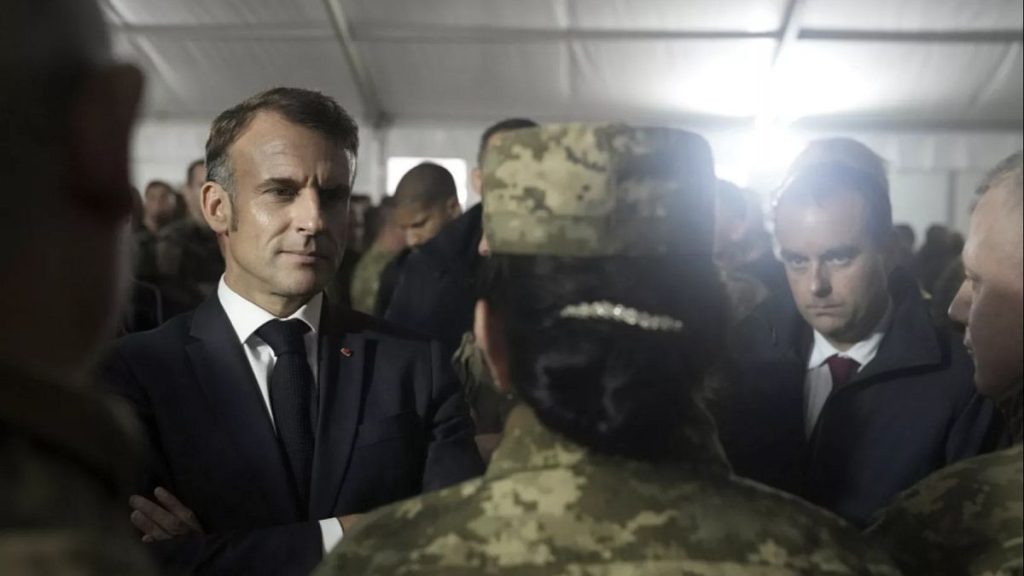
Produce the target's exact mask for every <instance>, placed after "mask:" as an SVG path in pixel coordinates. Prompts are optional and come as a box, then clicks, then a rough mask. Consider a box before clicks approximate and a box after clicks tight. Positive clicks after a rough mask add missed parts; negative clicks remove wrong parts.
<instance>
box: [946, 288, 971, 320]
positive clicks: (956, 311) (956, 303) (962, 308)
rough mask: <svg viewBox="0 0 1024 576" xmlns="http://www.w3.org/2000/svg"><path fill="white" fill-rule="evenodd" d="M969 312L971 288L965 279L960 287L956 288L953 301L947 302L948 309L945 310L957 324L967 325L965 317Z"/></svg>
mask: <svg viewBox="0 0 1024 576" xmlns="http://www.w3.org/2000/svg"><path fill="white" fill-rule="evenodd" d="M970 312H971V289H970V287H969V286H967V281H966V280H965V281H964V282H962V283H961V284H960V289H959V290H957V292H956V296H954V297H953V301H952V302H951V303H950V304H949V310H947V311H946V313H947V314H949V317H950V319H952V320H953V321H954V322H957V323H958V324H963V325H965V326H966V325H967V318H968V316H970Z"/></svg>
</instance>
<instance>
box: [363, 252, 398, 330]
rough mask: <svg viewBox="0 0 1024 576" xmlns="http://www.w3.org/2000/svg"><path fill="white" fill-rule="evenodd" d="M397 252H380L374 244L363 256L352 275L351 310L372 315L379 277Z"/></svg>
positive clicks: (378, 286)
mask: <svg viewBox="0 0 1024 576" xmlns="http://www.w3.org/2000/svg"><path fill="white" fill-rule="evenodd" d="M397 255H398V252H390V251H388V250H382V249H381V248H380V247H378V246H377V245H376V244H375V245H372V246H370V249H369V250H367V251H366V253H365V254H363V257H362V258H360V259H359V263H358V264H356V269H355V272H353V273H352V308H353V309H354V310H358V311H360V312H363V313H365V314H373V307H374V304H376V302H377V292H378V291H379V290H380V275H381V273H382V272H384V268H386V267H387V265H388V263H390V262H391V261H392V260H394V258H395V256H397Z"/></svg>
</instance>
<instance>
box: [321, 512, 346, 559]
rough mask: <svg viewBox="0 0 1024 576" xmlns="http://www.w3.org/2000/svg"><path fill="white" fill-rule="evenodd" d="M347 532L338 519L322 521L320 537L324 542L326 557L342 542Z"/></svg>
mask: <svg viewBox="0 0 1024 576" xmlns="http://www.w3.org/2000/svg"><path fill="white" fill-rule="evenodd" d="M344 536H345V531H344V530H343V529H342V528H341V522H339V521H338V519H337V518H328V519H326V520H321V521H320V537H321V538H323V541H324V555H325V556H326V555H327V554H329V553H330V552H331V550H333V549H334V547H335V546H337V545H338V543H339V542H341V539H342V537H344Z"/></svg>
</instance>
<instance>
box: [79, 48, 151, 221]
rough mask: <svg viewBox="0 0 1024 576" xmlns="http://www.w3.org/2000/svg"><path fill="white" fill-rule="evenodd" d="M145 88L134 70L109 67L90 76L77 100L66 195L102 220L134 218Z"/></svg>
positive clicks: (85, 80)
mask: <svg viewBox="0 0 1024 576" xmlns="http://www.w3.org/2000/svg"><path fill="white" fill-rule="evenodd" d="M143 82H144V81H143V78H142V72H140V71H139V69H138V68H135V67H134V66H131V65H127V64H119V65H114V66H108V67H106V68H103V69H101V70H97V71H93V72H91V73H90V74H89V75H88V76H87V77H86V78H85V79H84V80H83V81H82V83H81V84H80V85H79V87H78V89H77V92H76V94H75V96H74V103H73V105H72V109H71V117H70V126H69V128H70V130H69V134H68V148H67V149H68V154H69V158H68V161H69V168H70V170H69V173H68V179H69V180H68V186H67V189H68V190H69V191H70V194H71V195H72V200H73V201H75V202H76V203H78V204H79V205H81V206H83V207H85V208H86V209H88V210H90V211H92V212H94V213H96V214H97V215H99V216H100V217H102V218H104V219H109V220H113V221H120V220H123V219H125V218H126V217H127V216H128V215H129V214H130V213H131V209H132V197H131V195H132V194H134V191H133V190H132V186H131V178H130V177H129V173H130V167H129V157H130V149H131V139H132V128H133V127H134V126H135V119H136V115H137V112H138V108H139V103H140V101H141V99H142V88H143Z"/></svg>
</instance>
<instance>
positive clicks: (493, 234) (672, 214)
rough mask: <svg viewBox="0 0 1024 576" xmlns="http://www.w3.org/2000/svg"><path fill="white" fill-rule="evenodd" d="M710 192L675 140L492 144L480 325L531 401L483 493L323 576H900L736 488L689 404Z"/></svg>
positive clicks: (698, 165) (709, 174)
mask: <svg viewBox="0 0 1024 576" xmlns="http://www.w3.org/2000/svg"><path fill="white" fill-rule="evenodd" d="M713 186H714V175H713V171H712V161H711V155H710V151H709V149H708V146H707V144H706V143H705V142H704V141H703V140H701V139H700V138H698V137H696V136H694V135H692V134H689V133H687V132H682V131H677V130H668V129H658V128H652V129H633V128H629V127H625V126H620V125H603V126H596V127H589V126H583V125H564V126H549V127H544V128H536V129H527V130H520V131H516V132H514V133H510V134H507V135H503V136H501V137H500V138H499V140H498V142H497V145H496V146H495V147H494V148H493V149H491V150H490V151H489V152H488V155H487V158H486V160H485V164H484V193H485V195H486V198H487V201H486V203H485V204H484V233H485V234H486V237H487V243H488V246H489V249H490V254H491V256H490V259H489V260H488V261H487V262H486V263H485V264H484V270H483V274H482V280H483V281H482V285H481V291H482V294H481V297H482V300H480V301H479V302H478V303H477V305H476V320H475V332H476V335H477V340H478V342H479V343H480V345H481V348H482V349H483V350H484V352H485V355H486V358H487V362H488V364H489V365H490V367H491V370H492V373H493V374H494V375H495V380H496V382H497V384H498V386H500V387H502V388H505V389H507V388H509V387H514V388H516V389H517V391H518V392H519V394H520V397H521V398H522V400H523V405H520V406H519V407H517V408H516V409H514V410H513V411H512V414H511V415H510V417H509V420H508V423H507V426H506V431H505V439H504V441H503V442H502V444H501V446H500V447H499V448H498V450H497V452H495V454H494V458H493V460H492V461H491V465H490V468H489V470H488V472H487V475H486V476H485V477H484V478H483V479H479V480H474V481H470V482H466V483H463V484H461V485H458V486H454V487H452V488H449V489H446V490H443V491H441V492H438V493H435V494H434V495H430V496H425V497H420V498H415V499H411V500H407V501H405V502H401V503H398V504H395V505H392V506H389V507H387V508H384V509H382V510H380V511H378V512H376V513H374V514H373V515H372V516H371V517H370V519H369V520H368V521H367V522H366V524H365V525H364V526H361V527H357V528H356V529H355V530H353V532H352V534H351V540H350V541H349V542H347V543H346V545H345V546H343V547H342V548H340V549H339V551H338V553H337V554H334V555H332V556H330V557H329V558H328V559H327V561H326V562H325V564H324V565H322V566H321V568H320V570H319V572H318V574H320V575H321V576H323V575H330V574H381V575H383V574H387V575H395V574H423V573H430V574H445V575H451V576H458V575H468V574H530V575H546V574H611V573H614V574H645V575H646V574H666V575H667V574H673V575H676V574H684V573H685V574H693V573H698V572H699V573H707V574H719V573H726V572H727V573H729V574H735V575H744V574H767V573H770V574H779V575H782V574H808V573H816V574H820V573H825V572H828V573H830V574H895V573H896V571H895V569H894V568H893V567H892V566H891V565H890V563H889V560H888V558H887V557H886V556H885V555H884V554H883V553H880V552H877V551H874V550H872V549H871V548H869V547H868V546H867V545H865V544H864V542H863V541H862V539H861V537H860V536H859V535H858V534H857V533H856V532H853V531H852V530H851V529H850V528H848V527H847V526H845V525H844V524H843V523H842V521H840V520H839V519H838V518H836V517H834V516H832V515H830V514H828V513H827V512H825V511H823V510H819V509H817V508H814V507H813V506H810V505H808V504H806V503H803V502H800V501H798V500H796V499H793V498H790V497H787V496H783V495H781V494H779V493H777V492H775V491H773V490H770V489H767V488H764V487H761V486H758V485H756V484H753V483H750V482H745V481H741V480H738V479H736V478H734V477H733V476H732V475H731V474H730V471H729V466H728V464H727V463H726V461H725V459H724V457H723V455H722V453H721V449H720V447H719V445H718V443H717V441H716V439H715V428H714V424H713V423H712V421H711V420H710V418H709V416H708V415H707V413H706V411H705V410H704V409H703V407H702V405H701V403H700V401H699V400H698V397H699V396H700V394H701V391H702V388H703V381H704V378H705V375H706V373H707V371H708V369H709V367H710V366H711V364H712V363H714V362H715V360H716V358H717V356H718V352H719V349H720V346H721V341H722V328H723V315H724V298H723V294H722V289H721V286H720V285H719V283H718V274H717V271H716V269H715V267H714V264H713V263H712V260H711V235H712V231H711V229H710V228H711V227H710V225H709V223H710V222H711V221H712V211H713V198H712V190H713ZM637 285H642V286H645V287H646V289H645V290H637V289H636V287H637Z"/></svg>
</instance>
